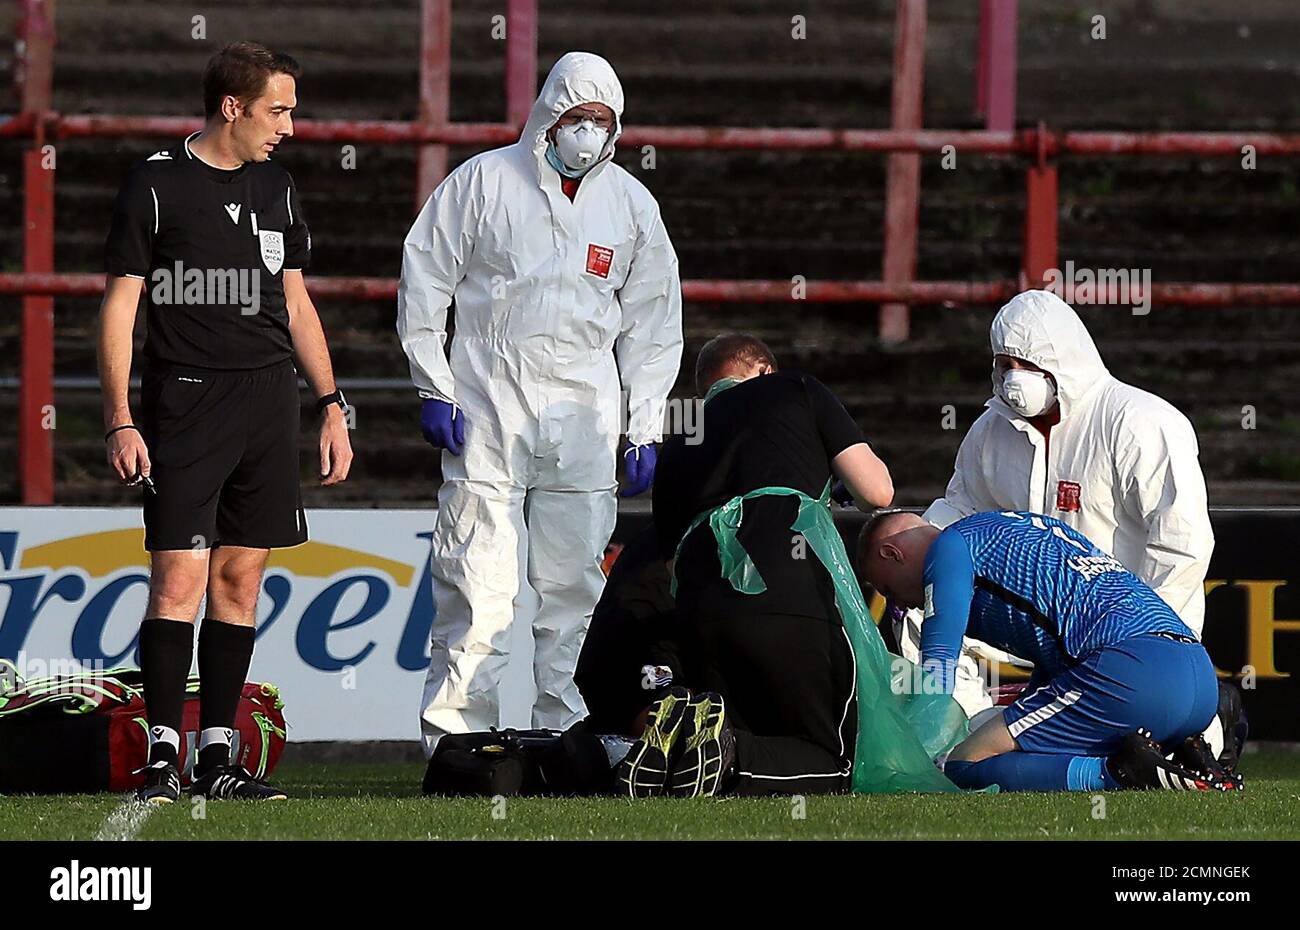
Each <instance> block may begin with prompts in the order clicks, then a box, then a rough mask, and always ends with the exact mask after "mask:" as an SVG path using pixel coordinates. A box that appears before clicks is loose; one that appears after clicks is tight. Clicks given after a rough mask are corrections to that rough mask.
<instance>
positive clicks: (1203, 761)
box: [1172, 734, 1245, 791]
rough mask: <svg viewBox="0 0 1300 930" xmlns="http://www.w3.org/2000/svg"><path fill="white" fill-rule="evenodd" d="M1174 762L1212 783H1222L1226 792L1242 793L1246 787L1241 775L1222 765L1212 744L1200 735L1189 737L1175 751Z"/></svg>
mask: <svg viewBox="0 0 1300 930" xmlns="http://www.w3.org/2000/svg"><path fill="white" fill-rule="evenodd" d="M1172 758H1173V761H1174V762H1176V763H1177V764H1179V765H1181V766H1182V767H1183V768H1185V769H1188V770H1189V771H1192V772H1195V773H1196V774H1197V775H1200V776H1201V777H1202V778H1204V779H1207V780H1209V781H1211V782H1222V783H1223V784H1225V785H1228V786H1229V787H1226V788H1223V789H1221V790H1224V791H1241V790H1243V789H1244V787H1245V783H1244V782H1243V781H1242V778H1241V776H1240V775H1238V774H1237V773H1236V772H1233V771H1230V770H1229V769H1227V768H1225V767H1224V766H1223V765H1222V764H1220V762H1219V760H1218V759H1216V758H1215V757H1214V752H1213V751H1212V750H1211V749H1210V744H1209V743H1207V742H1206V741H1205V738H1204V737H1202V736H1201V735H1200V734H1197V735H1195V736H1189V737H1187V739H1185V740H1183V742H1182V744H1181V745H1180V746H1179V747H1178V748H1177V749H1175V750H1174V754H1173V757H1172Z"/></svg>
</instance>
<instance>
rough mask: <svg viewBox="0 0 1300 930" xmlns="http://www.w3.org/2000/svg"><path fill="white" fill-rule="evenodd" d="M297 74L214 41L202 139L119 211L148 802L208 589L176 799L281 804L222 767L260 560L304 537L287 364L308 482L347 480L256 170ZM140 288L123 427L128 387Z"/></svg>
mask: <svg viewBox="0 0 1300 930" xmlns="http://www.w3.org/2000/svg"><path fill="white" fill-rule="evenodd" d="M300 73H301V69H300V68H299V66H298V63H297V62H296V61H294V60H293V59H292V58H290V57H289V56H288V55H284V54H280V53H276V52H272V51H270V50H268V49H266V48H264V47H262V46H261V45H257V44H254V43H252V42H238V43H235V44H233V45H229V46H227V47H226V48H224V49H222V50H221V51H220V52H218V53H217V54H216V55H215V56H213V58H212V60H211V61H209V62H208V66H207V69H206V71H205V72H204V74H203V107H204V113H205V117H206V122H205V124H204V126H203V129H202V130H201V131H200V132H197V133H195V134H194V135H191V136H190V137H188V138H187V139H185V140H184V141H183V142H180V143H179V144H177V145H176V146H175V147H173V148H169V149H164V150H163V151H161V152H156V153H155V154H153V155H150V156H149V157H148V158H146V159H145V160H144V161H142V162H140V163H139V164H137V165H136V166H135V167H134V168H133V169H132V170H131V173H130V174H129V175H128V177H127V180H126V184H125V185H124V186H123V187H122V190H121V192H120V193H119V194H118V198H117V202H116V205H115V207H114V210H113V225H112V230H111V231H110V233H109V236H108V243H107V246H106V253H107V255H106V264H107V272H108V284H107V288H106V291H105V294H104V303H103V306H102V308H101V312H100V330H99V371H100V379H101V386H102V389H103V400H104V423H105V427H106V429H107V433H106V435H105V442H106V444H107V446H108V461H109V463H110V464H111V465H112V467H113V469H114V471H116V472H117V475H118V477H119V478H121V479H122V481H123V482H125V483H126V484H128V485H142V486H143V488H144V490H143V496H144V524H145V548H146V549H148V550H149V552H150V553H151V562H152V566H151V572H150V580H149V606H148V610H147V612H146V615H145V616H146V619H145V620H144V622H143V623H142V624H141V625H140V666H141V670H142V672H143V675H144V696H145V702H146V704H147V706H148V718H149V725H150V726H149V761H148V765H147V767H146V770H145V775H146V781H145V785H144V787H143V788H141V789H140V791H139V792H138V797H139V798H140V800H142V801H146V802H149V803H154V804H164V803H170V802H172V801H175V800H177V799H178V798H179V797H180V776H179V771H178V763H179V760H178V752H179V745H180V736H179V731H180V726H181V711H182V707H183V703H184V696H185V680H186V677H187V676H188V674H189V670H190V664H191V662H192V660H193V653H194V621H195V619H196V615H197V613H198V609H199V604H200V602H201V601H202V599H203V597H204V595H205V594H206V595H207V611H206V615H205V617H204V619H203V624H202V626H201V628H200V631H199V643H198V666H199V676H200V678H201V680H202V699H201V704H200V726H201V729H202V732H201V733H200V735H199V746H198V759H197V763H196V766H195V772H194V779H193V782H192V784H191V788H190V791H191V793H192V794H194V795H201V796H204V797H208V798H222V799H227V798H228V799H255V800H274V799H282V798H284V797H285V794H284V792H283V791H280V790H278V789H276V788H273V787H271V786H269V785H267V784H265V783H264V782H261V781H258V780H256V779H254V778H253V777H252V776H251V775H249V773H248V772H247V771H245V770H244V769H243V768H242V767H241V766H240V765H238V764H237V763H238V760H236V759H232V758H230V742H231V735H232V728H233V726H234V720H235V712H236V709H237V708H238V706H239V698H240V692H241V690H242V688H243V684H244V679H245V678H246V677H247V675H248V666H249V661H250V659H251V658H252V654H253V636H254V618H255V613H256V608H257V598H258V592H259V590H260V588H261V582H262V570H263V568H264V567H265V565H266V560H267V556H268V555H269V553H270V550H271V549H275V548H281V547H287V546H296V545H299V544H300V543H303V542H305V541H306V539H307V524H306V521H305V519H304V515H303V509H302V494H301V490H300V488H299V483H298V427H299V405H300V399H299V394H298V370H299V369H300V370H301V371H302V374H303V376H304V377H305V378H306V381H307V383H308V385H309V386H310V387H311V389H312V391H313V393H314V395H315V397H316V398H318V400H317V401H316V413H317V414H318V415H319V417H320V475H321V483H322V484H325V485H331V484H337V483H338V482H340V481H343V480H344V479H345V478H346V477H347V474H348V468H349V466H350V464H351V462H352V449H351V445H350V443H349V439H348V430H347V424H346V422H345V419H344V412H345V410H346V404H345V402H344V400H343V395H342V393H341V392H339V391H338V390H337V389H336V386H335V383H334V374H333V371H332V369H331V366H330V359H329V349H328V346H327V345H326V342H325V333H324V331H323V330H322V328H321V323H320V318H319V317H318V316H317V313H316V308H315V307H314V306H313V305H312V302H311V298H310V297H309V296H308V295H307V289H306V287H305V285H304V283H303V275H302V273H303V269H304V268H306V267H307V264H308V261H309V259H310V254H311V236H310V234H309V233H308V231H307V224H306V223H305V221H304V220H303V215H302V208H301V206H300V205H299V203H298V194H297V191H296V190H295V189H294V185H293V179H292V178H290V176H289V173H288V172H287V171H285V170H284V168H282V167H280V166H279V165H277V164H276V163H275V162H273V161H271V160H270V159H271V154H272V153H273V152H274V151H275V148H276V146H278V145H279V144H280V143H281V142H283V141H284V140H285V139H287V138H288V137H289V136H291V135H293V110H294V107H295V106H296V104H297V99H296V96H295V86H296V79H297V77H298V76H299V74H300ZM142 291H143V292H144V294H145V299H146V304H147V306H148V319H147V323H148V326H147V336H146V338H145V345H144V356H145V359H144V366H143V377H142V387H141V409H140V411H139V412H140V417H139V419H138V420H137V419H133V417H132V414H131V410H130V407H129V405H128V400H127V389H128V381H129V376H130V370H131V349H132V343H131V334H132V329H133V327H134V323H135V316H136V307H137V304H138V302H139V298H140V294H141V292H142ZM295 359H296V361H297V368H295V364H294V362H295Z"/></svg>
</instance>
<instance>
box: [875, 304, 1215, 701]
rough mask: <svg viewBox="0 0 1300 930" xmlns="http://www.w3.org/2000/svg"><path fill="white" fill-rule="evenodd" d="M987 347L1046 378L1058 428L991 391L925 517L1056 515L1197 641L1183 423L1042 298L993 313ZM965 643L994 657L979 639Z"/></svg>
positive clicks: (1195, 468)
mask: <svg viewBox="0 0 1300 930" xmlns="http://www.w3.org/2000/svg"><path fill="white" fill-rule="evenodd" d="M989 340H990V344H991V347H992V350H993V354H994V355H1010V356H1013V357H1015V358H1018V359H1023V360H1025V361H1028V362H1032V363H1033V364H1035V365H1037V366H1038V367H1039V368H1042V369H1043V370H1044V371H1047V372H1049V373H1050V374H1051V375H1052V377H1053V378H1054V379H1055V381H1056V395H1057V401H1058V403H1059V405H1060V422H1059V423H1057V424H1056V425H1054V426H1052V427H1051V429H1050V430H1049V431H1048V435H1047V436H1044V435H1043V434H1042V433H1040V432H1039V431H1038V429H1036V428H1035V427H1034V425H1033V424H1031V423H1030V422H1029V421H1028V420H1026V419H1025V418H1024V417H1022V416H1020V415H1019V414H1018V413H1017V412H1016V411H1015V410H1013V409H1012V408H1011V407H1010V406H1008V405H1007V404H1006V403H1005V402H1004V401H1003V399H1002V398H1001V397H1000V396H999V394H998V391H997V385H996V384H995V385H994V388H995V390H994V395H993V397H991V398H990V399H989V400H988V402H987V403H986V404H985V407H986V408H987V409H986V410H985V411H984V413H983V414H981V415H980V417H979V418H978V419H977V420H976V421H975V423H974V424H973V425H972V426H971V428H970V431H969V432H968V433H967V434H966V437H965V439H963V440H962V444H961V447H960V449H959V450H958V452H957V463H956V466H955V468H954V471H953V476H952V480H951V481H950V482H949V484H948V489H947V491H946V492H945V494H944V496H943V497H942V498H940V499H939V500H937V501H935V502H934V503H933V504H931V505H930V508H929V509H928V510H927V511H926V512H925V519H926V520H928V521H930V522H931V523H933V524H935V525H936V526H939V527H945V526H947V525H949V524H950V523H953V522H955V521H957V520H959V519H961V518H962V517H965V516H968V515H970V514H972V513H980V512H985V511H990V510H1028V511H1033V512H1035V513H1043V514H1047V515H1048V516H1051V517H1055V518H1056V519H1058V520H1061V521H1062V522H1064V523H1067V524H1069V525H1070V526H1072V527H1074V528H1075V529H1077V530H1079V532H1081V533H1083V534H1084V535H1085V536H1087V537H1088V538H1089V539H1091V540H1092V541H1093V542H1095V543H1096V544H1097V545H1098V546H1100V547H1101V548H1102V549H1105V550H1106V551H1108V552H1109V553H1111V554H1112V555H1114V556H1115V558H1117V559H1118V560H1119V561H1120V562H1122V563H1123V564H1124V565H1125V566H1126V567H1127V568H1128V569H1129V570H1130V571H1132V572H1133V573H1134V574H1136V575H1137V576H1138V577H1139V578H1141V579H1142V580H1143V581H1145V582H1146V583H1147V584H1149V585H1150V586H1151V587H1152V588H1154V589H1155V591H1156V593H1157V594H1159V595H1160V596H1161V597H1162V598H1163V599H1164V600H1165V601H1166V602H1167V603H1168V604H1169V605H1170V606H1171V607H1173V609H1174V610H1175V611H1177V613H1178V615H1179V616H1180V617H1181V618H1182V620H1183V622H1184V623H1186V624H1187V625H1188V626H1189V627H1191V628H1192V630H1193V631H1195V632H1196V634H1197V635H1198V636H1199V635H1200V632H1201V627H1202V626H1203V624H1204V621H1205V593H1204V582H1205V573H1206V569H1207V568H1208V566H1209V562H1210V553H1211V552H1212V551H1213V549H1214V533H1213V530H1212V529H1211V528H1210V515H1209V511H1208V509H1207V504H1206V492H1205V479H1204V477H1203V475H1202V474H1201V468H1200V463H1199V461H1198V458H1197V455H1198V450H1197V443H1196V434H1195V432H1194V431H1193V429H1192V425H1191V423H1190V422H1189V421H1188V420H1187V418H1186V417H1185V416H1183V414H1182V413H1180V412H1179V411H1178V410H1177V409H1175V408H1174V407H1173V406H1171V405H1170V404H1169V403H1167V402H1166V401H1164V400H1162V399H1161V398H1159V397H1156V396H1155V395H1154V394H1151V393H1148V392H1147V391H1143V390H1141V389H1139V388H1136V387H1133V386H1132V385H1129V384H1125V383H1124V382H1122V381H1119V380H1118V379H1116V378H1115V377H1113V376H1112V375H1111V374H1110V372H1109V371H1108V370H1107V369H1106V366H1105V365H1104V364H1103V363H1102V360H1101V355H1100V354H1099V353H1098V352H1097V346H1096V344H1095V343H1094V342H1093V341H1092V336H1091V335H1089V333H1088V330H1087V328H1086V327H1085V326H1084V325H1083V321H1082V320H1080V319H1079V316H1078V314H1076V313H1075V312H1074V310H1073V309H1071V307H1070V306H1069V305H1068V304H1066V303H1065V302H1064V301H1063V300H1061V299H1060V298H1059V297H1057V296H1056V295H1055V294H1052V293H1050V292H1048V291H1038V290H1035V291H1026V292H1025V293H1023V294H1019V295H1017V296H1016V297H1014V298H1012V299H1011V300H1010V301H1009V302H1008V303H1007V304H1006V305H1005V306H1004V307H1003V308H1002V309H1001V310H1000V311H999V312H998V314H997V316H996V317H995V318H994V320H993V324H992V327H991V329H990V333H989ZM997 377H998V375H997V374H996V373H995V374H994V379H995V380H996V379H997ZM906 627H907V629H906V630H905V632H904V634H903V635H902V636H901V637H900V639H902V640H906V641H908V645H907V647H906V649H905V651H907V652H911V651H913V650H915V648H916V643H917V642H918V633H919V629H918V626H917V621H916V618H914V617H909V618H908V622H907V623H906ZM968 645H969V646H972V647H973V649H974V650H975V651H977V652H981V653H984V654H985V655H986V657H989V658H1001V657H1002V656H1001V655H1000V654H999V653H998V652H997V651H996V650H990V649H989V647H987V646H985V645H984V644H975V643H974V642H973V641H968ZM969 652H970V650H969V649H968V652H967V654H965V655H964V656H963V659H962V662H961V665H962V666H963V667H964V668H963V673H964V674H961V675H960V678H963V679H965V680H966V682H967V685H968V688H969V686H970V682H972V681H973V680H975V678H974V671H975V663H974V661H973V659H972V658H971V655H970V654H969ZM966 698H967V700H966V701H963V705H964V706H966V707H967V711H968V712H970V711H971V710H972V708H973V707H975V706H976V705H978V704H979V701H978V699H976V698H974V697H973V692H972V691H970V690H967V692H966Z"/></svg>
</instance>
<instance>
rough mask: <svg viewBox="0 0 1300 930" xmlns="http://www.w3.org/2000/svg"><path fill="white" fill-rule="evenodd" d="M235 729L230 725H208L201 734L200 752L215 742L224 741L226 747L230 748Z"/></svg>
mask: <svg viewBox="0 0 1300 930" xmlns="http://www.w3.org/2000/svg"><path fill="white" fill-rule="evenodd" d="M233 735H234V731H233V730H231V729H230V727H208V728H207V729H206V730H204V731H203V732H202V733H200V734H199V752H202V751H203V750H205V749H207V748H208V747H209V746H211V745H212V744H213V743H222V744H224V745H225V747H226V749H229V748H230V739H231V737H232V736H233Z"/></svg>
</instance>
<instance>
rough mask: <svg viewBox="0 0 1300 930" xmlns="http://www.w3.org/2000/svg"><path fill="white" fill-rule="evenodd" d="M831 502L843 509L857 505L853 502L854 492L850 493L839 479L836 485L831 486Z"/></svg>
mask: <svg viewBox="0 0 1300 930" xmlns="http://www.w3.org/2000/svg"><path fill="white" fill-rule="evenodd" d="M831 500H833V501H835V503H837V504H839V505H840V506H841V507H853V506H855V505H856V504H855V501H854V500H853V492H852V491H850V490H849V489H848V487H847V486H846V485H845V484H844V482H843V481H840V480H839V479H836V481H835V483H834V484H832V485H831Z"/></svg>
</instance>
